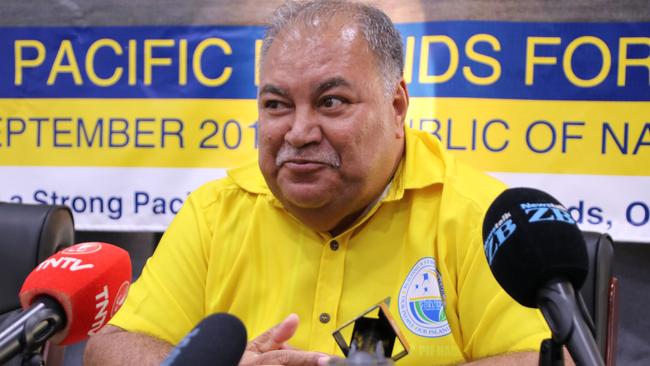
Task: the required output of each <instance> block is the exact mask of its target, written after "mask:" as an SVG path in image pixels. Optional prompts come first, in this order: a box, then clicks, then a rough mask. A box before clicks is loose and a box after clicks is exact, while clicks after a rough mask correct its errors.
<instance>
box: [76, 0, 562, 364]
mask: <svg viewBox="0 0 650 366" xmlns="http://www.w3.org/2000/svg"><path fill="white" fill-rule="evenodd" d="M262 55H263V56H262V61H261V69H260V71H261V73H260V89H259V96H258V106H259V123H260V141H259V146H260V151H259V160H258V162H257V163H255V162H254V163H251V164H247V165H245V166H243V167H240V168H237V169H233V170H231V171H229V172H228V176H227V177H226V178H224V179H222V180H219V181H215V182H210V183H208V184H206V185H204V186H203V187H201V188H200V189H198V190H197V191H196V192H194V193H193V194H192V195H191V196H190V198H189V199H188V200H187V202H186V204H185V206H184V207H183V209H182V210H181V211H180V212H179V213H178V215H177V216H176V218H175V219H174V221H173V222H172V224H171V225H170V227H169V228H168V230H167V232H166V233H165V236H164V237H163V239H162V240H161V242H160V244H159V246H158V248H157V249H156V253H155V254H154V255H153V257H152V258H151V259H150V260H149V261H148V262H147V264H146V266H145V268H144V270H143V273H142V275H141V277H140V279H139V280H138V281H137V282H136V283H135V284H134V285H133V287H132V289H131V292H130V293H129V296H128V298H127V300H126V303H125V304H124V306H123V307H122V309H121V310H120V311H119V312H118V313H117V315H116V316H115V317H114V318H113V320H112V321H111V326H107V327H106V328H105V329H104V330H102V331H101V332H100V333H99V335H97V336H94V337H93V338H91V341H90V342H89V344H88V349H87V352H86V359H85V361H86V363H87V364H101V365H110V364H116V365H118V364H119V365H125V364H156V363H160V361H161V360H162V359H163V358H164V357H165V355H166V354H167V353H168V352H169V351H170V350H171V348H172V347H173V345H174V344H177V343H178V342H179V341H180V340H181V339H182V338H183V337H184V336H185V334H187V332H189V331H190V330H191V329H192V328H193V327H194V325H196V323H198V322H199V321H200V320H201V319H202V318H204V317H206V316H207V315H209V314H211V313H214V312H229V313H232V314H234V315H236V316H238V317H239V318H240V319H242V321H243V322H244V324H245V325H246V328H247V331H248V334H249V336H250V337H251V338H253V340H252V341H251V342H250V343H249V345H248V347H247V351H246V352H245V353H244V356H243V358H242V361H241V363H240V364H241V365H262V364H282V365H316V364H319V363H320V364H323V363H324V362H326V359H327V358H326V357H324V355H331V354H334V355H339V356H340V355H341V354H340V351H338V349H337V346H336V344H335V342H334V339H333V338H332V332H333V331H334V330H336V329H337V328H338V327H339V326H340V325H341V324H344V323H346V322H347V321H349V320H351V319H353V318H354V317H356V316H357V315H358V314H360V313H361V312H362V311H363V310H365V309H367V308H368V307H369V306H371V305H373V304H376V303H378V302H379V301H381V300H383V299H385V298H387V297H390V298H391V299H392V300H391V302H390V310H391V313H393V315H394V317H395V320H396V323H397V325H398V326H399V328H400V329H401V330H402V332H403V333H404V335H405V337H406V338H407V340H408V343H409V344H410V346H411V352H410V354H409V355H408V356H406V357H405V358H404V359H402V360H400V361H398V364H399V365H405V366H406V365H446V364H456V363H464V362H468V361H476V362H477V363H476V364H477V365H478V364H481V365H492V364H493V365H508V364H512V365H524V364H531V365H533V364H537V354H536V352H535V350H536V349H538V347H539V344H540V342H541V340H542V339H543V338H547V337H548V336H549V331H548V329H547V327H546V325H545V323H544V320H543V318H542V317H541V315H540V314H539V313H538V312H536V311H534V310H531V309H527V308H524V307H522V306H520V305H518V304H517V303H516V302H514V300H512V299H511V298H510V297H509V296H508V295H507V294H506V293H505V292H504V291H503V290H502V289H501V288H500V287H499V285H498V284H497V283H496V281H495V280H494V278H493V277H492V275H491V273H490V270H489V268H488V265H487V261H486V259H485V256H484V254H483V247H482V239H481V227H482V220H483V215H484V214H485V211H486V210H487V208H488V206H489V204H490V203H491V202H492V200H493V199H494V198H495V197H496V196H497V195H498V194H499V193H500V192H501V191H502V190H503V189H504V187H503V185H502V184H501V183H499V182H497V181H495V180H494V179H492V178H490V177H488V176H487V175H484V174H482V173H479V172H477V171H475V170H473V169H471V168H470V167H468V166H466V165H464V164H462V163H460V162H457V161H456V160H454V159H453V157H452V156H450V155H448V154H447V153H446V152H445V151H444V149H443V148H442V146H441V144H440V142H439V141H437V140H436V139H434V138H433V137H432V136H431V135H429V134H426V133H423V132H417V131H413V130H410V129H408V128H405V125H404V120H405V116H406V112H407V109H408V92H407V89H406V84H405V82H404V80H403V79H402V68H403V63H404V61H403V50H402V45H401V39H400V36H399V33H398V32H397V30H396V29H395V28H394V26H393V24H392V23H391V21H390V20H389V19H388V17H387V16H386V15H385V14H383V13H382V12H381V11H379V10H377V9H376V8H373V7H369V6H366V5H361V4H357V3H350V2H346V1H311V2H308V3H304V4H303V3H301V4H294V3H288V4H286V5H284V6H283V7H281V8H279V9H278V10H277V11H276V13H275V14H274V18H273V21H272V24H271V26H270V28H269V30H268V32H267V35H266V37H265V40H264V44H263V50H262ZM289 314H291V315H289ZM283 319H284V320H283ZM298 319H300V324H298ZM278 323H279V325H277V326H275V327H274V325H276V324H278ZM269 329H270V330H269Z"/></svg>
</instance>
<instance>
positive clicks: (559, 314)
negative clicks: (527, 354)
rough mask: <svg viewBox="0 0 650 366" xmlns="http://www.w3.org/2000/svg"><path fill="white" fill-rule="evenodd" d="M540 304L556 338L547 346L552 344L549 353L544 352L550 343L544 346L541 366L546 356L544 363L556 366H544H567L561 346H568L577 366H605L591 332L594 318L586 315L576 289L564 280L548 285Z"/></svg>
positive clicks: (538, 299) (539, 299)
mask: <svg viewBox="0 0 650 366" xmlns="http://www.w3.org/2000/svg"><path fill="white" fill-rule="evenodd" d="M537 304H538V307H539V309H540V310H541V311H542V315H544V318H545V319H546V322H547V323H548V325H549V328H551V333H552V336H553V338H552V339H551V340H550V342H547V343H550V345H548V346H547V347H548V348H549V351H546V350H545V349H544V342H546V341H548V340H545V341H544V342H542V347H541V349H540V365H542V363H541V362H542V361H543V358H544V357H543V353H546V354H547V355H546V356H545V359H550V360H551V361H550V362H553V363H545V365H553V366H562V365H564V360H561V359H560V356H562V347H561V346H562V345H564V344H566V345H567V347H568V349H569V353H570V354H571V357H572V358H573V361H574V362H575V363H576V365H577V366H592V365H593V366H604V365H605V364H604V362H603V359H602V357H601V355H600V353H599V352H598V348H597V346H596V341H595V340H594V336H593V331H592V329H590V326H592V324H591V318H590V317H589V316H588V314H585V311H584V310H585V307H584V302H583V301H582V299H581V298H580V295H579V294H577V293H576V292H575V291H574V290H573V286H571V285H570V284H569V283H568V282H567V281H563V280H562V279H556V280H553V281H549V282H548V283H547V284H546V285H545V286H544V287H542V288H541V289H540V290H539V292H538V293H537ZM585 318H589V321H585ZM558 354H559V356H558ZM562 358H563V357H562ZM546 362H549V361H546Z"/></svg>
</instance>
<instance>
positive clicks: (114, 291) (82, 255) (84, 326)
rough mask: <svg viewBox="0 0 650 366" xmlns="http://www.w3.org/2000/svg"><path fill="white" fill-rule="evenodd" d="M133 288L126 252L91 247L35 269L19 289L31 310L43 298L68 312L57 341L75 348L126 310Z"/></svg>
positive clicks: (76, 249) (101, 245)
mask: <svg viewBox="0 0 650 366" xmlns="http://www.w3.org/2000/svg"><path fill="white" fill-rule="evenodd" d="M130 283H131V260H130V259H129V254H128V252H127V251H125V250H124V249H122V248H119V247H116V246H114V245H111V244H106V243H98V242H90V243H81V244H76V245H73V246H71V247H68V248H66V249H64V250H62V251H60V252H58V253H56V254H54V255H52V256H51V257H49V258H48V259H46V260H44V261H43V262H42V263H41V264H39V265H38V266H37V267H36V269H34V270H33V271H32V272H31V273H30V274H29V276H27V279H26V280H25V282H24V283H23V287H22V288H21V290H20V294H19V297H20V303H21V305H22V306H23V308H27V307H28V306H30V305H31V304H32V302H34V301H35V300H36V299H37V298H38V297H39V296H43V295H46V296H50V297H52V298H54V299H56V300H57V301H58V302H59V304H61V306H62V307H63V309H64V310H65V315H66V317H67V321H66V326H65V328H64V329H63V330H62V331H61V332H59V333H58V334H56V335H55V336H54V337H53V338H52V341H53V342H54V343H57V344H71V343H75V342H78V341H81V340H83V339H85V338H86V337H88V336H89V335H92V334H95V333H96V332H97V331H99V329H101V327H103V326H104V325H105V324H106V323H107V322H108V321H109V320H110V319H111V317H112V316H113V315H114V314H115V313H116V312H117V310H118V309H119V308H120V307H121V306H122V304H123V303H124V300H125V299H126V294H127V292H128V290H129V285H130Z"/></svg>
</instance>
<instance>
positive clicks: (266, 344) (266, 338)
mask: <svg viewBox="0 0 650 366" xmlns="http://www.w3.org/2000/svg"><path fill="white" fill-rule="evenodd" d="M298 322H299V320H298V315H296V314H290V315H289V316H288V317H286V318H285V319H284V320H283V321H282V322H281V323H280V324H278V325H276V326H274V327H273V328H271V329H269V330H267V331H266V332H264V333H262V334H260V335H259V336H258V337H257V338H255V339H253V340H252V341H251V342H249V344H248V346H247V347H246V349H247V350H249V351H253V352H258V353H264V352H268V351H274V350H279V349H282V348H284V347H283V344H284V342H286V341H288V340H289V339H290V338H291V337H292V336H293V335H294V333H295V332H296V329H298Z"/></svg>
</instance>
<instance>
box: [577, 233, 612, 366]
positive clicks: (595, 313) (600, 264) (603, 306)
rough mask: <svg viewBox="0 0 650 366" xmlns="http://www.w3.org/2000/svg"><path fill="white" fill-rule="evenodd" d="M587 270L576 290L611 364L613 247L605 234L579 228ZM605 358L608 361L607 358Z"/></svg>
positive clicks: (596, 336)
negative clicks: (586, 260) (585, 254)
mask: <svg viewBox="0 0 650 366" xmlns="http://www.w3.org/2000/svg"><path fill="white" fill-rule="evenodd" d="M583 237H584V239H585V243H586V244H587V254H588V256H589V271H588V273H587V278H586V279H585V283H584V285H582V288H581V289H580V293H581V294H582V297H583V299H584V301H585V305H586V306H587V310H588V311H589V314H590V315H591V318H592V320H593V321H594V325H595V329H594V337H595V339H596V344H597V345H598V349H599V351H600V353H601V355H602V356H603V358H604V359H605V361H606V364H607V365H613V356H614V353H615V347H616V326H617V315H616V279H615V278H613V275H612V273H613V263H614V247H613V243H612V238H611V237H610V236H609V235H607V234H602V233H597V232H588V231H585V232H583ZM608 360H609V362H608Z"/></svg>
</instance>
